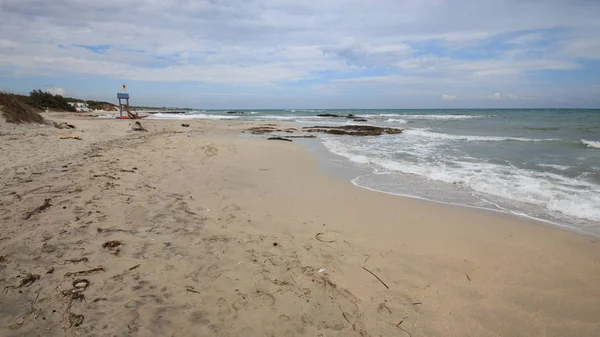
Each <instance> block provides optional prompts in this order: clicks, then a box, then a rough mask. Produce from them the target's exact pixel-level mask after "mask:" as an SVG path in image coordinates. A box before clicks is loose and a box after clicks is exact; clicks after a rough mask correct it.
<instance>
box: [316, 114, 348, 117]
mask: <svg viewBox="0 0 600 337" xmlns="http://www.w3.org/2000/svg"><path fill="white" fill-rule="evenodd" d="M317 117H344V116H340V115H336V114H319V115H317Z"/></svg>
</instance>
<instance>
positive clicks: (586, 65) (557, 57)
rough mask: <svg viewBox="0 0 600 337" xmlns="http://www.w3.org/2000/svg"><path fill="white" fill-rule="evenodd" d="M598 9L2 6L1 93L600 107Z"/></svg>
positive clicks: (405, 3) (270, 105)
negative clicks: (121, 93) (36, 91)
mask: <svg viewBox="0 0 600 337" xmlns="http://www.w3.org/2000/svg"><path fill="white" fill-rule="evenodd" d="M598 18H600V1H598V0H570V1H567V0H565V1H560V0H544V1H538V0H506V1H497V0H485V1H482V0H362V1H359V0H319V1H308V0H129V1H123V0H101V1H97V0H96V1H91V0H52V1H48V0H0V90H3V91H10V92H19V93H27V92H29V91H31V90H34V89H42V90H46V91H48V92H51V93H56V94H61V95H66V96H74V97H78V98H85V99H95V100H107V101H111V102H114V103H116V101H117V100H116V93H117V92H119V91H121V86H122V84H126V85H127V90H128V92H129V93H130V95H131V103H132V104H133V105H153V106H177V107H192V108H199V109H228V108H256V109H259V108H264V109H277V108H397V109H402V108H406V109H416V108H554V107H555V108H561V107H574V108H600V33H598V32H600V20H599V19H598Z"/></svg>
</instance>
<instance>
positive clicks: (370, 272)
mask: <svg viewBox="0 0 600 337" xmlns="http://www.w3.org/2000/svg"><path fill="white" fill-rule="evenodd" d="M362 269H364V270H366V271H367V272H368V273H369V274H371V275H373V276H375V278H376V279H378V280H379V282H381V284H383V285H384V286H385V287H386V288H388V289H390V287H388V285H387V284H385V282H383V281H382V280H381V279H380V278H379V276H377V275H375V274H374V273H373V272H372V271H370V270H369V269H367V268H365V267H362Z"/></svg>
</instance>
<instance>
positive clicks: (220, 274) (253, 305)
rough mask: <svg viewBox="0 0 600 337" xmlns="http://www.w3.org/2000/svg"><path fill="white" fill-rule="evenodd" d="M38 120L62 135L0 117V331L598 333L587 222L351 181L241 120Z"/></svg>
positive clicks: (598, 248)
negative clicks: (250, 131)
mask: <svg viewBox="0 0 600 337" xmlns="http://www.w3.org/2000/svg"><path fill="white" fill-rule="evenodd" d="M45 117H46V118H47V119H52V120H55V121H57V122H62V121H66V122H68V123H69V124H73V125H75V126H76V127H77V129H76V130H71V131H69V132H72V133H77V134H78V135H80V136H81V140H75V139H60V138H59V135H60V134H61V131H62V130H58V129H54V128H51V127H47V126H37V127H33V126H7V125H5V124H3V125H2V129H1V130H0V131H2V136H0V154H1V156H2V162H1V164H0V187H1V189H0V191H1V192H0V214H1V221H2V232H1V233H0V281H1V285H2V288H3V289H2V290H3V293H2V295H1V296H0V308H1V309H0V335H2V336H34V335H41V336H125V335H134V336H148V335H154V336H415V337H416V336H598V335H600V320H599V319H598V317H600V305H599V303H600V262H599V260H598V258H597V257H598V256H600V245H599V243H598V238H596V237H594V236H586V235H581V234H578V233H574V232H569V231H565V230H562V229H559V228H555V227H551V226H548V225H544V224H540V223H537V222H533V221H528V220H526V219H523V218H517V217H511V216H506V215H503V214H499V213H490V212H484V211H478V210H473V209H467V208H461V207H455V206H448V205H442V204H437V203H433V202H427V201H422V200H416V199H409V198H403V197H397V196H392V195H387V194H383V193H378V192H373V191H369V190H366V189H361V188H359V187H356V186H353V185H352V184H349V183H348V182H346V181H343V180H340V179H337V178H335V177H332V176H329V175H327V174H325V173H323V172H321V170H320V168H319V163H318V162H317V160H316V158H314V157H313V156H311V154H310V153H309V151H307V150H306V149H305V148H304V147H302V146H300V145H299V144H297V143H290V142H278V141H268V140H266V139H265V138H262V137H247V136H240V130H241V129H243V128H248V127H251V126H255V125H258V123H252V122H232V121H198V120H192V121H189V127H186V128H182V127H181V126H180V124H181V122H179V123H178V122H177V121H169V120H145V121H143V122H142V123H143V125H144V127H145V128H146V129H148V132H134V131H132V130H131V125H130V124H131V123H129V122H127V121H117V120H112V119H110V120H109V119H104V120H102V119H92V118H90V117H85V116H79V117H77V118H75V117H71V116H67V115H61V114H45ZM186 123H188V122H187V121H186ZM63 133H64V132H63ZM46 199H50V204H51V206H49V207H47V208H45V209H41V210H39V211H36V212H32V211H34V210H36V208H37V207H39V206H41V205H43V204H44V202H45V200H46ZM30 213H31V214H30ZM26 218H27V219H26Z"/></svg>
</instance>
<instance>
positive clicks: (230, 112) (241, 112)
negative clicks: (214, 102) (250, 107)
mask: <svg viewBox="0 0 600 337" xmlns="http://www.w3.org/2000/svg"><path fill="white" fill-rule="evenodd" d="M226 113H228V114H238V115H243V114H244V112H243V111H227V112H226Z"/></svg>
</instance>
